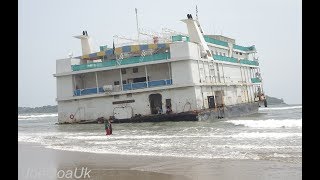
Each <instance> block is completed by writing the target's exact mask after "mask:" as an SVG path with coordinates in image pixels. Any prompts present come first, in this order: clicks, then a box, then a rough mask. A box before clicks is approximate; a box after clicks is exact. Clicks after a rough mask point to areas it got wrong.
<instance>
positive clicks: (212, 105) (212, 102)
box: [208, 96, 216, 108]
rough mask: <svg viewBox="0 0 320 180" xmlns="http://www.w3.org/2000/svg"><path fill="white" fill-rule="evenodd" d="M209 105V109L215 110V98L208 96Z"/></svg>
mask: <svg viewBox="0 0 320 180" xmlns="http://www.w3.org/2000/svg"><path fill="white" fill-rule="evenodd" d="M208 105H209V108H215V106H216V105H215V104H214V96H208Z"/></svg>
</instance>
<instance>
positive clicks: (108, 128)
mask: <svg viewBox="0 0 320 180" xmlns="http://www.w3.org/2000/svg"><path fill="white" fill-rule="evenodd" d="M104 127H105V129H106V135H111V134H112V125H111V121H110V119H108V120H107V121H104Z"/></svg>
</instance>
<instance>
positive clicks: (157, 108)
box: [54, 15, 264, 123]
mask: <svg viewBox="0 0 320 180" xmlns="http://www.w3.org/2000/svg"><path fill="white" fill-rule="evenodd" d="M182 22H184V23H185V24H186V26H187V30H188V33H187V34H173V35H172V36H170V38H169V40H168V39H167V40H165V41H162V42H161V41H159V40H158V37H154V38H153V41H152V43H148V44H144V43H138V44H131V45H125V46H120V47H114V45H113V46H112V47H111V48H107V47H103V46H102V47H100V51H99V52H92V47H91V44H90V36H89V35H88V33H87V32H86V31H83V33H82V35H79V36H75V37H76V38H78V39H80V40H81V45H82V53H83V54H82V56H79V57H69V58H66V59H59V60H57V61H56V65H57V67H56V69H57V71H56V74H55V75H54V76H55V77H56V78H57V102H58V121H59V123H68V122H69V123H72V122H82V121H94V120H96V119H98V118H99V117H105V118H110V117H111V118H113V119H114V120H115V121H117V120H119V122H120V121H121V120H123V122H134V121H137V122H138V121H141V120H147V121H152V119H156V120H157V121H158V120H159V117H162V118H160V119H162V120H172V118H170V117H174V118H173V119H175V120H178V119H181V120H188V117H190V118H189V119H190V120H199V119H201V118H202V117H204V116H206V117H212V118H215V117H218V118H219V117H224V116H227V117H228V116H240V115H243V114H250V113H254V112H257V110H258V106H259V104H258V102H259V100H264V99H263V86H262V77H261V73H260V67H259V61H258V59H257V58H256V53H257V52H256V48H255V46H249V47H245V46H241V45H238V44H236V41H235V39H232V38H228V37H225V36H222V35H209V34H204V32H203V30H202V28H201V26H200V23H199V22H198V20H195V19H193V18H192V16H191V15H188V18H187V19H183V20H182ZM168 109H169V110H170V111H168ZM222 112H223V113H222Z"/></svg>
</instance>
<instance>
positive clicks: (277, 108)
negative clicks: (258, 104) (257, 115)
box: [259, 106, 302, 111]
mask: <svg viewBox="0 0 320 180" xmlns="http://www.w3.org/2000/svg"><path fill="white" fill-rule="evenodd" d="M301 108H302V106H287V107H271V108H268V107H267V108H259V111H268V110H286V109H301Z"/></svg>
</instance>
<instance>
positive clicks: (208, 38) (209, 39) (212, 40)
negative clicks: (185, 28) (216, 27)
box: [203, 36, 228, 47]
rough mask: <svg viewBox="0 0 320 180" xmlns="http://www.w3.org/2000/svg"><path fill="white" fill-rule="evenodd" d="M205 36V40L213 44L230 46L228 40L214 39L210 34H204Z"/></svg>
mask: <svg viewBox="0 0 320 180" xmlns="http://www.w3.org/2000/svg"><path fill="white" fill-rule="evenodd" d="M203 37H204V40H205V41H206V42H208V43H212V44H216V45H220V46H225V47H228V43H227V42H224V41H220V40H218V39H214V38H211V37H209V36H203Z"/></svg>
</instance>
